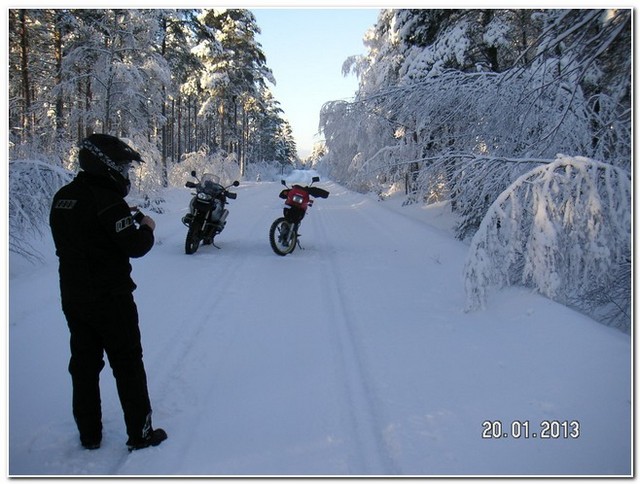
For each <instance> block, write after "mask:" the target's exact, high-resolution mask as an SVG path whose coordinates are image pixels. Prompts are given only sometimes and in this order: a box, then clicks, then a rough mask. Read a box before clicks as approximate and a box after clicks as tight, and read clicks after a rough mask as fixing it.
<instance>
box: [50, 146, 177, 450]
mask: <svg viewBox="0 0 640 484" xmlns="http://www.w3.org/2000/svg"><path fill="white" fill-rule="evenodd" d="M79 161H80V168H81V171H80V172H79V173H78V174H77V176H76V177H75V178H74V179H73V181H71V183H69V184H68V185H66V186H64V187H62V188H61V189H60V190H59V191H58V192H57V193H56V194H55V196H54V198H53V203H52V206H51V214H50V220H49V221H50V225H51V232H52V235H53V240H54V243H55V247H56V255H57V256H58V258H59V261H60V266H59V274H60V292H61V302H62V310H63V312H64V315H65V317H66V319H67V324H68V327H69V331H70V335H71V337H70V347H71V359H70V361H69V373H70V374H71V381H72V384H73V399H72V400H73V401H72V407H73V416H74V419H75V421H76V424H77V426H78V430H79V432H80V442H81V444H82V445H83V446H84V447H85V448H87V449H97V448H99V447H100V443H101V440H102V411H101V404H100V387H99V375H100V371H101V370H102V368H103V367H104V359H103V353H104V352H106V354H107V357H108V359H109V364H110V365H111V369H112V371H113V376H114V378H115V380H116V387H117V389H118V395H119V397H120V403H121V405H122V410H123V413H124V420H125V425H126V429H127V435H128V437H129V438H128V440H127V446H128V448H129V450H130V451H131V450H135V449H142V448H145V447H148V446H156V445H159V444H160V443H161V442H162V441H163V440H165V439H166V438H167V434H166V432H165V431H164V430H162V429H153V427H152V425H151V404H150V401H149V394H148V390H147V376H146V373H145V369H144V364H143V361H142V344H141V339H140V330H139V327H138V310H137V307H136V304H135V302H134V299H133V291H134V290H135V288H136V285H135V283H134V282H133V280H132V279H131V264H130V262H129V258H131V257H134V258H136V257H142V256H143V255H145V254H146V253H147V252H149V250H151V247H153V243H154V236H153V231H154V229H155V222H154V221H153V219H152V218H151V217H148V216H146V215H143V214H142V213H141V212H137V213H136V215H132V213H131V209H130V208H129V206H128V204H127V203H126V202H125V200H124V197H125V196H126V195H127V194H128V193H129V188H130V181H129V169H130V167H131V164H132V163H133V162H134V161H137V162H142V160H141V158H140V154H139V153H137V152H136V151H134V150H133V149H131V148H130V147H129V146H128V145H127V144H126V143H124V142H123V141H122V140H120V139H118V138H116V137H114V136H110V135H106V134H94V135H91V136H89V137H88V138H86V139H85V140H83V141H82V144H81V146H80V153H79Z"/></svg>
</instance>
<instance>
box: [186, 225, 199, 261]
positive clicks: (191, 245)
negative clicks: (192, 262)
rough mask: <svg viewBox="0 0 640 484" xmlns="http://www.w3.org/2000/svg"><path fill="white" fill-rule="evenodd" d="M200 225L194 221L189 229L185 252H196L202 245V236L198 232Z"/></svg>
mask: <svg viewBox="0 0 640 484" xmlns="http://www.w3.org/2000/svg"><path fill="white" fill-rule="evenodd" d="M198 229H199V227H198V226H197V224H195V223H192V224H191V226H190V227H189V230H188V231H187V238H186V239H185V241H184V252H185V253H186V254H194V253H195V252H196V251H197V250H198V247H199V246H200V236H199V234H198V232H199V230H198Z"/></svg>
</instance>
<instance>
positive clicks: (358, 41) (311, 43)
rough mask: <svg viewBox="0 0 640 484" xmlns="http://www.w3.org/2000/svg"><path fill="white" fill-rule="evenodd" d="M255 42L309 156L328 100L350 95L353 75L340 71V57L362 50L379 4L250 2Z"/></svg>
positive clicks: (300, 147)
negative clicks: (298, 5)
mask: <svg viewBox="0 0 640 484" xmlns="http://www.w3.org/2000/svg"><path fill="white" fill-rule="evenodd" d="M250 10H251V11H252V12H253V13H254V15H255V17H256V21H257V23H258V27H260V30H261V34H260V35H258V36H257V40H258V42H260V44H261V45H262V50H263V52H264V54H265V55H266V57H267V66H268V67H269V68H271V70H272V71H273V74H274V76H275V79H276V86H270V87H271V89H272V91H273V94H274V96H275V98H276V99H277V100H278V101H279V102H280V105H281V107H282V109H283V110H284V117H285V118H286V119H287V120H288V121H289V123H290V124H291V127H292V130H293V135H294V137H295V139H296V145H297V147H298V154H299V156H300V157H301V158H305V157H306V156H308V154H309V152H310V151H311V148H312V146H313V143H314V141H316V140H318V139H319V138H318V137H317V136H315V135H316V133H317V131H318V120H319V119H318V116H319V113H320V108H321V107H322V105H323V104H324V103H325V102H327V101H333V100H336V99H350V98H353V96H354V94H355V92H356V90H357V88H358V80H357V78H356V76H355V75H349V76H347V77H343V76H342V63H343V62H344V61H345V60H346V59H347V57H349V56H351V55H358V54H365V53H366V48H365V46H364V44H363V43H362V38H363V36H364V34H365V32H366V31H367V30H368V29H369V28H370V27H372V26H373V25H375V23H376V20H377V18H378V12H379V9H378V8H344V9H343V8H309V9H307V8H250Z"/></svg>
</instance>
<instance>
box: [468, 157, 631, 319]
mask: <svg viewBox="0 0 640 484" xmlns="http://www.w3.org/2000/svg"><path fill="white" fill-rule="evenodd" d="M630 268H631V178H630V175H629V172H627V171H625V170H623V169H620V168H617V167H614V166H612V165H609V164H605V163H601V162H598V161H594V160H590V159H587V158H582V157H568V156H563V155H560V156H558V158H557V159H556V160H555V161H553V162H552V163H549V164H544V165H542V166H540V167H538V168H536V169H534V170H531V171H529V172H528V173H526V174H524V175H522V176H521V177H520V178H518V179H517V180H516V181H515V182H514V183H513V184H512V185H511V186H509V187H508V188H507V189H506V190H505V191H503V192H502V194H501V195H500V196H499V197H498V199H497V200H496V201H495V202H493V204H492V205H491V207H490V209H489V211H488V213H487V215H486V216H485V217H484V219H483V221H482V224H481V225H480V229H479V230H478V231H477V232H476V234H475V235H474V237H473V239H472V241H471V247H470V249H469V255H468V260H467V263H466V266H465V287H466V292H467V302H468V307H467V308H468V309H477V308H479V307H482V306H484V304H485V303H486V299H487V295H488V293H489V292H490V290H491V289H495V288H500V287H504V286H508V285H512V284H521V285H524V286H529V287H532V288H534V289H535V290H536V291H538V292H540V293H541V294H543V295H545V296H547V297H549V298H550V299H554V300H556V301H559V302H562V303H564V304H568V305H571V306H574V307H576V308H578V309H581V310H584V311H588V312H589V313H590V314H591V315H595V316H596V318H601V319H603V320H610V321H611V322H612V323H613V324H615V325H617V326H620V327H622V328H623V329H625V330H628V329H629V325H630V316H631V311H630V308H631V279H630V275H631V270H630Z"/></svg>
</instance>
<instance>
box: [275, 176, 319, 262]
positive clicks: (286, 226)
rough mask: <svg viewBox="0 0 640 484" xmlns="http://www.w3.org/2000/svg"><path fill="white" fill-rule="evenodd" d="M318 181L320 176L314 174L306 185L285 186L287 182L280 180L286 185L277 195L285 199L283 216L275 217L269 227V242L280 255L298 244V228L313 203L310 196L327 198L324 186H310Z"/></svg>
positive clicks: (292, 249) (291, 250)
mask: <svg viewBox="0 0 640 484" xmlns="http://www.w3.org/2000/svg"><path fill="white" fill-rule="evenodd" d="M319 181H320V177H317V176H314V177H313V178H312V180H311V183H310V184H309V185H308V186H304V187H303V186H302V185H293V186H292V187H291V188H289V187H288V186H287V182H285V181H284V180H282V181H281V182H282V184H283V185H284V186H285V187H286V188H285V189H284V190H282V191H281V192H280V195H279V197H280V198H282V199H284V200H285V202H284V209H283V215H284V217H280V218H277V219H275V220H274V221H273V223H272V224H271V228H270V229H269V242H270V244H271V248H272V249H273V251H274V252H275V253H276V254H278V255H282V256H284V255H287V254H291V252H293V251H294V249H295V248H296V246H297V245H300V242H298V237H299V236H300V234H298V229H299V228H300V223H301V222H302V219H303V218H304V215H305V214H306V213H307V208H309V207H311V206H312V205H313V199H312V198H310V197H316V198H327V197H328V196H329V192H328V191H327V190H325V189H324V188H319V187H313V186H311V185H313V184H314V183H315V182H319Z"/></svg>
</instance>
